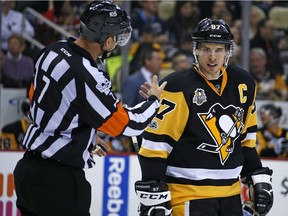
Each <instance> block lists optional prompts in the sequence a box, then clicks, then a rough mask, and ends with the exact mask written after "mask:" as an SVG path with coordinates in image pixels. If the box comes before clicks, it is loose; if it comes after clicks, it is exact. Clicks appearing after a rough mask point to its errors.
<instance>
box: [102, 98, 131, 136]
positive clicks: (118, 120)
mask: <svg viewBox="0 0 288 216" xmlns="http://www.w3.org/2000/svg"><path fill="white" fill-rule="evenodd" d="M117 108H118V109H117V111H116V112H114V113H113V114H112V116H111V117H110V118H109V119H108V120H107V121H106V122H105V123H104V124H103V125H102V126H101V127H100V128H99V130H100V131H102V132H104V133H107V134H109V135H110V136H118V135H120V134H121V132H122V131H123V130H124V128H125V127H126V125H127V124H128V122H129V118H128V113H127V111H126V110H125V109H124V108H123V107H122V105H121V103H118V104H117Z"/></svg>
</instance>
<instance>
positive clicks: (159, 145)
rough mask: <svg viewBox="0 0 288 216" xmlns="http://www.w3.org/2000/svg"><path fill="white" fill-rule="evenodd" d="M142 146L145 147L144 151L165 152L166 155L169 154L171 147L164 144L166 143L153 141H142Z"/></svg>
mask: <svg viewBox="0 0 288 216" xmlns="http://www.w3.org/2000/svg"><path fill="white" fill-rule="evenodd" d="M142 146H143V147H145V148H146V149H150V150H156V151H157V150H160V151H167V152H168V153H171V151H172V149H173V148H172V147H171V146H170V145H169V144H168V143H166V142H155V141H150V140H147V139H144V138H143V140H142Z"/></svg>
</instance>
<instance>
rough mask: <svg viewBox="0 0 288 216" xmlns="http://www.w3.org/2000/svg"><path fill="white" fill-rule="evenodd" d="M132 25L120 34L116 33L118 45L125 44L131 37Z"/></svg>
mask: <svg viewBox="0 0 288 216" xmlns="http://www.w3.org/2000/svg"><path fill="white" fill-rule="evenodd" d="M131 33H132V27H131V26H129V27H128V28H126V29H125V30H123V31H122V32H121V33H119V34H118V35H115V41H116V44H117V45H118V46H125V45H127V43H128V42H129V40H130V38H131Z"/></svg>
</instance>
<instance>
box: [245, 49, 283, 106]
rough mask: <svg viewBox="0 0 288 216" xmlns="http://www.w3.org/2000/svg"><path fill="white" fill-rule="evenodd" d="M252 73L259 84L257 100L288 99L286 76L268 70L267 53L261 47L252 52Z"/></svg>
mask: <svg viewBox="0 0 288 216" xmlns="http://www.w3.org/2000/svg"><path fill="white" fill-rule="evenodd" d="M250 73H251V75H252V76H253V78H254V79H255V81H256V83H257V96H256V97H257V99H267V100H286V99H287V86H286V83H285V77H284V75H282V74H274V73H271V72H270V70H269V69H268V68H267V57H266V53H265V51H264V50H263V49H261V48H259V47H258V48H253V49H252V50H251V51H250Z"/></svg>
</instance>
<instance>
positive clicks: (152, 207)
mask: <svg viewBox="0 0 288 216" xmlns="http://www.w3.org/2000/svg"><path fill="white" fill-rule="evenodd" d="M135 191H136V194H137V196H138V198H139V201H140V206H139V209H138V212H139V214H140V216H169V215H171V212H172V209H171V203H170V200H171V195H170V191H169V190H168V186H167V184H166V183H164V182H162V181H154V180H153V181H137V182H136V183H135Z"/></svg>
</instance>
